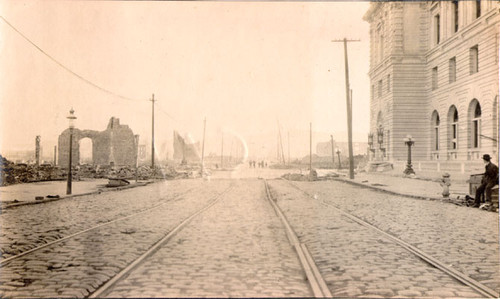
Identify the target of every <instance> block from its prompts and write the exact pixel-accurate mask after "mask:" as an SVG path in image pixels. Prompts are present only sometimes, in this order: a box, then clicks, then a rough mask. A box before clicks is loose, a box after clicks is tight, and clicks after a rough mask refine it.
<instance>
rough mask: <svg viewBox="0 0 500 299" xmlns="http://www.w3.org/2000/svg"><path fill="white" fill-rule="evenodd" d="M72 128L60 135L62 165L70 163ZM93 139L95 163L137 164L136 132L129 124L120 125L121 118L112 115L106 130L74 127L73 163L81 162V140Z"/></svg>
mask: <svg viewBox="0 0 500 299" xmlns="http://www.w3.org/2000/svg"><path fill="white" fill-rule="evenodd" d="M69 134H70V129H69V128H68V129H66V130H64V131H63V132H62V133H61V135H59V142H58V146H59V158H58V163H59V165H60V166H61V167H63V168H67V167H68V163H69V156H68V154H69ZM83 138H90V139H91V140H92V161H93V164H95V165H109V164H110V163H111V162H113V163H114V165H116V166H118V165H120V166H125V165H127V166H135V161H136V159H137V144H136V138H135V136H134V133H133V132H132V130H131V129H130V128H129V126H127V125H120V119H119V118H115V117H112V118H111V119H110V120H109V123H108V127H107V128H106V130H105V131H101V132H99V131H93V130H80V129H73V145H72V146H73V148H72V152H73V154H72V165H78V163H79V162H80V140H81V139H83Z"/></svg>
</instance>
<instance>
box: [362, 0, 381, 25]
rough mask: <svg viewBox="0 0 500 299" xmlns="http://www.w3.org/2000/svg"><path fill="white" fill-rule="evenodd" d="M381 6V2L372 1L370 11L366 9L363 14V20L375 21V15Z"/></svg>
mask: <svg viewBox="0 0 500 299" xmlns="http://www.w3.org/2000/svg"><path fill="white" fill-rule="evenodd" d="M380 6H381V3H379V2H371V3H370V8H368V11H366V13H365V15H364V16H363V21H366V22H368V23H370V22H371V21H373V15H374V14H375V12H376V11H377V10H378V9H379V8H380Z"/></svg>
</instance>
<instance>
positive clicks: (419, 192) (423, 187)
mask: <svg viewBox="0 0 500 299" xmlns="http://www.w3.org/2000/svg"><path fill="white" fill-rule="evenodd" d="M328 173H335V174H338V175H339V177H338V178H337V179H338V180H342V181H346V182H350V183H354V184H356V185H363V186H366V187H369V188H372V189H379V190H383V191H386V192H389V193H393V194H397V195H404V196H410V197H415V198H421V199H433V200H443V199H444V198H443V195H442V192H443V187H441V186H440V185H439V182H438V180H439V179H440V177H438V176H439V175H441V174H440V173H437V172H434V173H433V176H431V175H427V176H426V177H424V176H423V175H424V174H421V176H417V177H415V178H410V177H403V174H402V172H401V174H399V175H398V174H396V173H395V171H390V172H370V173H366V172H361V173H357V174H355V176H354V179H353V180H351V179H349V174H348V172H347V171H346V170H343V171H340V172H338V171H334V170H330V169H319V170H318V176H324V175H326V174H328ZM468 194H469V184H468V183H467V182H466V179H465V175H462V176H460V177H459V178H458V179H457V178H456V176H455V179H454V175H453V174H452V176H451V186H450V196H449V198H450V199H457V197H460V198H461V199H462V198H464V197H465V195H468Z"/></svg>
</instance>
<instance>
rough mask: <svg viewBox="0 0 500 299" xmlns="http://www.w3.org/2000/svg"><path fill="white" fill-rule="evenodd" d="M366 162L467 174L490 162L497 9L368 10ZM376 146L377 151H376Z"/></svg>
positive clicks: (457, 5) (399, 6)
mask: <svg viewBox="0 0 500 299" xmlns="http://www.w3.org/2000/svg"><path fill="white" fill-rule="evenodd" d="M364 20H366V21H367V22H369V23H370V71H369V76H370V82H371V99H370V112H371V114H370V131H371V133H372V134H373V146H372V151H371V157H370V158H371V159H372V160H388V161H393V162H395V163H404V161H406V159H407V147H406V146H405V144H404V141H403V139H404V138H405V137H406V136H407V135H411V136H412V137H413V139H414V140H415V145H414V147H413V148H412V156H413V159H414V160H415V163H414V165H415V164H418V165H419V166H421V167H427V168H428V169H429V170H437V171H439V170H458V171H462V172H465V171H471V169H475V168H477V167H478V166H480V165H481V162H480V160H481V157H482V154H484V153H488V154H490V155H492V156H494V157H497V155H498V126H497V123H498V88H499V85H498V79H499V78H498V65H499V61H498V51H499V48H498V47H499V36H498V32H499V4H498V2H497V1H485V0H483V1H426V2H410V1H399V2H373V3H371V5H370V8H369V10H368V11H367V13H366V14H365V16H364ZM379 141H380V143H379Z"/></svg>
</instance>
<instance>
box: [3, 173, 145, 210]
mask: <svg viewBox="0 0 500 299" xmlns="http://www.w3.org/2000/svg"><path fill="white" fill-rule="evenodd" d="M107 183H108V180H107V179H92V180H83V181H73V183H72V194H71V195H66V181H47V182H37V183H26V184H16V185H10V186H4V187H0V204H1V205H2V207H5V206H14V205H24V204H33V203H40V202H47V201H53V200H58V199H62V198H66V197H74V196H82V195H87V194H94V193H99V192H103V191H112V190H119V189H124V188H133V187H137V186H143V185H145V184H147V182H144V181H140V182H137V183H136V182H135V181H134V180H131V181H130V185H126V186H123V187H112V188H108V187H106V184H107ZM48 195H50V196H59V197H55V198H48V197H47V196H48ZM35 197H43V199H41V200H36V199H35Z"/></svg>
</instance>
